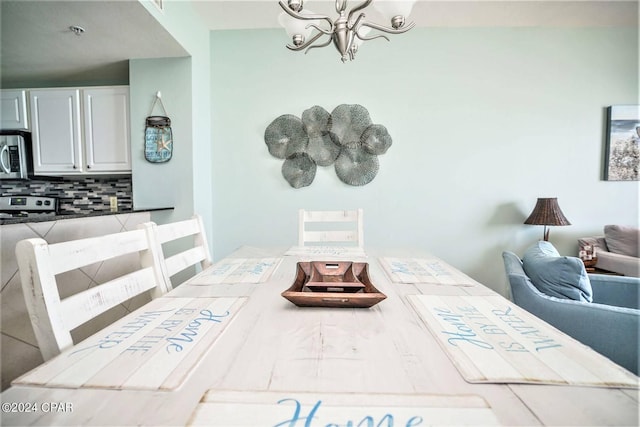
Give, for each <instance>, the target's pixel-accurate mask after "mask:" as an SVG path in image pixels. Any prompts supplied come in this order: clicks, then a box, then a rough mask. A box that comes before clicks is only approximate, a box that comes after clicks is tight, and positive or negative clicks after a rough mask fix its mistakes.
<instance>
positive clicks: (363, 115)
mask: <svg viewBox="0 0 640 427" xmlns="http://www.w3.org/2000/svg"><path fill="white" fill-rule="evenodd" d="M264 141H265V143H266V144H267V148H268V150H269V153H270V154H271V155H272V156H274V157H277V158H278V159H283V160H284V163H283V165H282V175H283V176H284V178H285V179H286V180H287V182H288V183H289V185H291V186H292V187H294V188H301V187H306V186H308V185H311V183H312V182H313V179H314V178H315V174H316V170H317V167H318V166H323V167H325V166H331V165H334V169H335V172H336V175H337V176H338V178H339V179H340V180H341V181H342V182H344V183H345V184H348V185H354V186H361V185H366V184H368V183H370V182H371V181H372V180H373V179H374V178H375V177H376V175H377V173H378V168H379V162H378V156H379V155H382V154H384V153H386V152H387V150H388V149H389V147H390V146H391V143H392V140H391V136H390V135H389V132H387V129H386V128H385V127H384V126H382V125H380V124H374V123H372V121H371V118H370V116H369V112H368V111H367V109H366V108H364V107H363V106H362V105H357V104H341V105H339V106H337V107H336V108H334V110H333V111H332V112H331V114H329V112H327V111H326V110H325V109H324V108H322V107H320V106H317V105H315V106H313V107H311V108H309V109H307V110H305V111H304V112H303V113H302V118H298V117H296V116H294V115H292V114H284V115H282V116H280V117H277V118H276V119H275V120H274V121H273V122H271V124H269V126H267V128H266V130H265V133H264Z"/></svg>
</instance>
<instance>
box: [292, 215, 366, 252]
mask: <svg viewBox="0 0 640 427" xmlns="http://www.w3.org/2000/svg"><path fill="white" fill-rule="evenodd" d="M298 215H299V220H298V245H299V246H309V245H314V244H315V245H317V244H327V245H336V244H338V245H352V246H357V247H360V248H362V247H364V224H363V220H362V216H363V210H362V209H355V210H345V211H309V210H305V209H300V211H299V213H298ZM349 223H350V224H349Z"/></svg>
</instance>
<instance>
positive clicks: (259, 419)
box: [187, 390, 500, 427]
mask: <svg viewBox="0 0 640 427" xmlns="http://www.w3.org/2000/svg"><path fill="white" fill-rule="evenodd" d="M187 425H189V426H210V427H234V426H354V427H355V426H392V425H394V426H396V425H397V426H419V425H437V426H461V425H465V426H491V425H500V423H499V421H498V419H497V418H496V416H495V414H494V413H493V410H492V409H491V407H490V406H489V405H488V404H487V402H486V401H485V400H484V399H483V398H482V397H480V396H474V395H465V396H457V395H454V396H451V395H449V396H447V395H430V394H382V393H309V392H290V393H287V392H251V391H219V390H209V391H208V392H207V393H205V395H204V397H203V398H202V400H201V401H200V403H199V404H198V406H197V407H196V409H195V411H194V412H193V414H192V415H191V419H190V420H189V422H188V423H187Z"/></svg>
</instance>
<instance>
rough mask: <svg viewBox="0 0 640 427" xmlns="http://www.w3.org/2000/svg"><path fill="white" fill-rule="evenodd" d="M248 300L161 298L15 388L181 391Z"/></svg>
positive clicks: (85, 342)
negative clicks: (191, 373) (202, 358)
mask: <svg viewBox="0 0 640 427" xmlns="http://www.w3.org/2000/svg"><path fill="white" fill-rule="evenodd" d="M245 300H246V298H158V299H155V300H153V301H151V302H150V303H149V304H147V305H145V306H144V307H142V308H141V309H139V310H138V311H136V312H134V313H132V314H131V315H129V316H126V317H125V318H123V319H121V320H119V321H118V322H116V323H114V324H112V325H110V326H108V327H107V328H105V329H103V330H102V331H100V332H98V333H97V334H95V335H93V336H91V337H90V338H88V339H86V340H84V341H82V342H81V343H79V344H77V345H76V346H74V347H72V348H70V349H69V350H67V351H65V352H63V353H62V354H60V355H59V356H57V357H55V358H53V359H51V360H50V361H48V362H47V363H45V364H43V365H41V366H40V367H38V368H36V369H34V370H33V371H31V372H29V373H27V374H26V375H24V376H22V377H20V378H18V379H17V380H16V381H14V384H26V385H41V386H50V387H64V388H108V389H122V390H125V389H151V390H172V389H175V388H178V387H179V386H180V385H181V384H182V382H183V380H184V379H185V378H186V377H187V376H188V374H189V373H190V372H191V370H192V369H193V368H194V367H195V366H196V365H197V363H198V362H199V361H200V359H201V357H202V356H203V355H204V354H205V352H207V351H208V350H209V349H210V348H211V347H212V343H213V342H214V341H215V340H216V338H217V337H218V336H219V335H220V334H221V333H222V331H223V330H224V329H225V328H226V327H227V326H228V325H229V323H230V322H231V319H232V318H233V317H234V316H235V314H236V313H237V312H238V311H239V310H240V309H241V307H242V306H243V304H244V302H245Z"/></svg>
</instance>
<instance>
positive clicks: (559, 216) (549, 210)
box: [524, 197, 571, 225]
mask: <svg viewBox="0 0 640 427" xmlns="http://www.w3.org/2000/svg"><path fill="white" fill-rule="evenodd" d="M524 223H525V224H533V225H571V223H570V222H569V220H568V219H567V218H566V217H565V216H564V214H563V213H562V210H561V209H560V206H559V205H558V199H557V198H555V197H553V198H547V199H538V201H537V202H536V206H535V207H534V208H533V212H531V215H529V218H527V219H526V220H525V221H524Z"/></svg>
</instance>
